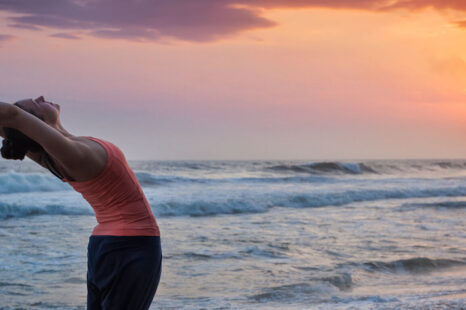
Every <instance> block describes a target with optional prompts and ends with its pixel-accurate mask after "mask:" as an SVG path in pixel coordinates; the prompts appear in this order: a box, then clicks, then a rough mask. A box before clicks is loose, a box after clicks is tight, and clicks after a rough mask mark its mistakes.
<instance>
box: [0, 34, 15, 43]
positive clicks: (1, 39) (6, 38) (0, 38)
mask: <svg viewBox="0 0 466 310" xmlns="http://www.w3.org/2000/svg"><path fill="white" fill-rule="evenodd" d="M14 38H15V37H14V36H10V35H9V34H0V44H2V43H3V42H7V41H11V40H13V39H14Z"/></svg>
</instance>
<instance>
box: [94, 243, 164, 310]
mask: <svg viewBox="0 0 466 310" xmlns="http://www.w3.org/2000/svg"><path fill="white" fill-rule="evenodd" d="M87 259H88V261H87V309H88V310H110V309H111V310H123V309H127V310H147V309H149V307H150V304H151V303H152V300H153V299H154V295H155V292H156V290H157V286H158V285H159V280H160V274H161V271H162V247H161V244H160V237H154V236H123V237H120V236H91V237H90V238H89V245H88V249H87Z"/></svg>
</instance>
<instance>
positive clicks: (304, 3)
mask: <svg viewBox="0 0 466 310" xmlns="http://www.w3.org/2000/svg"><path fill="white" fill-rule="evenodd" d="M280 7H284V8H290V7H295V8H300V7H303V8H304V7H308V8H313V7H316V8H317V7H322V8H335V9H345V8H349V9H361V10H375V11H388V10H394V9H403V8H404V9H408V10H417V9H424V8H428V7H432V8H435V9H439V10H442V9H454V10H457V11H461V12H465V13H466V0H393V1H388V0H331V1H330V0H0V10H1V11H7V12H11V13H15V16H12V17H10V18H9V19H10V20H11V21H12V22H13V23H14V24H13V25H12V26H13V27H22V28H27V27H29V28H30V29H37V28H38V27H47V28H52V29H69V30H79V31H84V32H86V33H88V34H90V35H93V36H97V37H106V38H120V39H130V40H139V41H146V40H160V39H163V38H175V39H179V40H186V41H214V40H217V39H221V38H224V37H227V36H231V35H235V34H237V33H239V32H242V31H245V30H248V29H255V28H266V27H273V26H275V25H276V23H275V22H274V21H271V20H268V19H266V18H264V17H262V16H261V11H262V9H267V8H280Z"/></svg>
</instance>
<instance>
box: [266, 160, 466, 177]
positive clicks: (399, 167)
mask: <svg viewBox="0 0 466 310" xmlns="http://www.w3.org/2000/svg"><path fill="white" fill-rule="evenodd" d="M264 169H265V170H269V171H277V172H288V173H290V172H291V173H309V174H367V173H369V174H384V173H399V172H408V171H437V170H439V169H440V170H445V169H449V170H464V169H466V161H459V160H451V161H432V160H425V161H398V162H397V161H388V162H383V161H373V162H359V163H346V162H338V161H323V162H313V163H309V164H280V165H274V166H267V167H265V168H264Z"/></svg>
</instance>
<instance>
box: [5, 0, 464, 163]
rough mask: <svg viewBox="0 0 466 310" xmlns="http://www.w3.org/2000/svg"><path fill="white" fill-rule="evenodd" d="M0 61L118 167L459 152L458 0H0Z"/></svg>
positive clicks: (18, 89)
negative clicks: (132, 162)
mask: <svg viewBox="0 0 466 310" xmlns="http://www.w3.org/2000/svg"><path fill="white" fill-rule="evenodd" d="M0 68H1V71H2V74H1V84H0V101H5V102H14V101H16V100H19V99H22V98H30V97H37V96H39V95H44V96H45V98H46V99H47V100H50V101H52V102H55V103H59V104H60V105H61V119H62V123H63V125H64V127H65V128H66V129H67V130H68V131H69V132H71V133H72V134H74V135H79V136H82V135H90V136H94V137H100V138H104V139H107V140H109V141H111V142H113V143H115V144H116V145H118V146H120V148H121V149H122V150H123V151H124V152H125V154H126V155H127V158H128V159H309V160H330V159H337V160H356V159H378V158H381V159H389V158H466V1H465V0H332V1H330V0H329V1H325V0H294V1H293V0H270V1H268V0H250V1H244V0H243V1H241V0H199V1H193V0H171V1H166V0H132V1H129V0H74V1H73V0H0Z"/></svg>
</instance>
